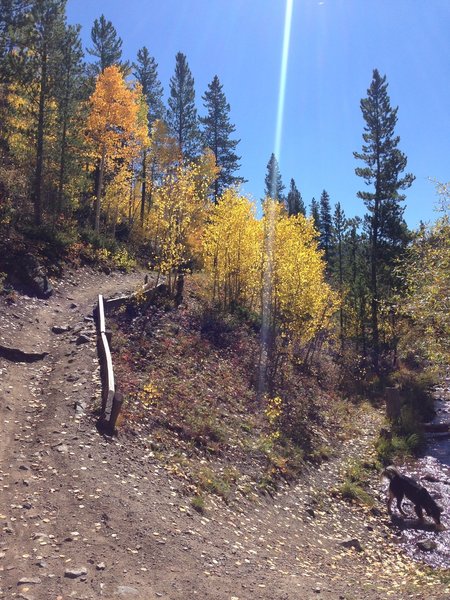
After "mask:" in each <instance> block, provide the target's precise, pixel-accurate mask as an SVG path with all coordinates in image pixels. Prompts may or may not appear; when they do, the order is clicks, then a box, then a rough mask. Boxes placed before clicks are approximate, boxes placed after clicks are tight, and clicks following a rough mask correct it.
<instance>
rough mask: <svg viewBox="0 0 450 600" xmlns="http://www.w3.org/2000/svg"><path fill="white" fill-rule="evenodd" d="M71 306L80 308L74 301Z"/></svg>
mask: <svg viewBox="0 0 450 600" xmlns="http://www.w3.org/2000/svg"><path fill="white" fill-rule="evenodd" d="M69 308H78V304H75V302H72V304H71V305H70V306H69Z"/></svg>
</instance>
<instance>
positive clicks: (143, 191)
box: [141, 150, 147, 227]
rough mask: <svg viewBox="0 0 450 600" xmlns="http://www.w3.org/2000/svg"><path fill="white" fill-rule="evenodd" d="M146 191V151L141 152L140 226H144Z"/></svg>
mask: <svg viewBox="0 0 450 600" xmlns="http://www.w3.org/2000/svg"><path fill="white" fill-rule="evenodd" d="M146 192H147V151H146V150H144V152H143V154H142V195H141V227H143V226H144V217H145V196H146Z"/></svg>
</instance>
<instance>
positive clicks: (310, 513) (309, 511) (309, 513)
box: [306, 508, 316, 519]
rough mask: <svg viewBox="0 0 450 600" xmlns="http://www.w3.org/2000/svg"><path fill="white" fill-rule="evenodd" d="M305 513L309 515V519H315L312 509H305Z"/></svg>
mask: <svg viewBox="0 0 450 600" xmlns="http://www.w3.org/2000/svg"><path fill="white" fill-rule="evenodd" d="M306 512H307V513H308V515H309V516H310V517H312V518H313V519H315V518H316V513H315V512H314V509H313V508H307V509H306Z"/></svg>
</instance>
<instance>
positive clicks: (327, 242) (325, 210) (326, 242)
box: [319, 190, 333, 263]
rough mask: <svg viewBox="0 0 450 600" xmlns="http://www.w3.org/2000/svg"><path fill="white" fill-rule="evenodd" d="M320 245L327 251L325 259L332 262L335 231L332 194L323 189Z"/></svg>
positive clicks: (320, 209) (320, 210)
mask: <svg viewBox="0 0 450 600" xmlns="http://www.w3.org/2000/svg"><path fill="white" fill-rule="evenodd" d="M319 212H320V221H319V224H320V227H319V231H320V246H321V248H322V250H323V251H324V253H325V260H326V262H327V263H329V262H330V258H331V244H332V233H333V221H332V217H331V206H330V196H329V194H328V192H327V191H326V190H323V192H322V194H321V196H320V208H319Z"/></svg>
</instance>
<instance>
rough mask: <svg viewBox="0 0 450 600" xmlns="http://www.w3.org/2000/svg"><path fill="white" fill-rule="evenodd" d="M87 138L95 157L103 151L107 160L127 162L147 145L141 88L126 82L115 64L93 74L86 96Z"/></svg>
mask: <svg viewBox="0 0 450 600" xmlns="http://www.w3.org/2000/svg"><path fill="white" fill-rule="evenodd" d="M87 137H88V141H89V142H90V147H91V154H92V156H93V157H95V158H96V159H98V160H100V159H101V158H102V155H103V153H105V155H106V157H107V159H109V160H116V159H123V160H128V161H130V160H132V159H133V158H135V157H136V156H137V155H138V153H139V150H140V148H141V147H142V146H145V145H148V134H147V121H146V118H144V117H143V99H142V90H141V87H140V85H139V84H135V86H134V87H133V88H132V87H130V86H129V85H127V83H126V81H125V80H124V78H123V75H122V73H121V71H120V69H119V67H117V66H116V65H113V66H111V67H107V68H106V69H105V70H104V71H103V72H102V73H100V75H99V76H98V77H97V82H96V86H95V90H94V92H93V94H92V96H91V98H90V113H89V117H88V122H87Z"/></svg>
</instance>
